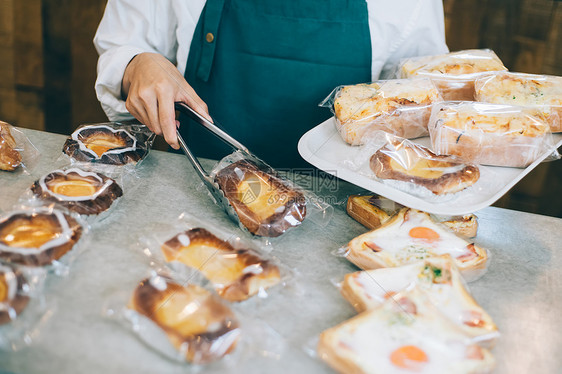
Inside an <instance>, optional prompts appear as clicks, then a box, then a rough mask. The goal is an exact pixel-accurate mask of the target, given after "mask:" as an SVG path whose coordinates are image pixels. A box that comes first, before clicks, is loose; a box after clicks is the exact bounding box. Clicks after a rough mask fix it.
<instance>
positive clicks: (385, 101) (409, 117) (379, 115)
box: [334, 79, 442, 145]
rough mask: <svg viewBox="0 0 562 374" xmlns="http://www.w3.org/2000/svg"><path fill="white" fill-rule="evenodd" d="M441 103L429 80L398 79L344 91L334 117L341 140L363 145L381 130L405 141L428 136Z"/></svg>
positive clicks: (350, 87)
mask: <svg viewBox="0 0 562 374" xmlns="http://www.w3.org/2000/svg"><path fill="white" fill-rule="evenodd" d="M438 101H442V98H441V95H440V94H439V92H438V91H437V88H436V87H435V85H434V84H433V83H432V82H431V80H429V79H412V80H408V79H395V80H388V81H378V82H374V83H370V84H358V85H354V86H344V87H341V89H340V90H339V91H337V93H336V94H335V99H334V114H335V117H336V126H337V128H338V131H339V133H340V135H341V136H342V139H343V140H344V141H345V142H347V143H349V144H351V145H360V144H363V141H364V137H365V136H366V135H368V134H369V133H370V132H372V131H374V130H382V131H385V132H389V133H391V134H394V135H397V136H401V137H404V138H417V137H419V136H424V135H427V122H428V120H429V116H430V115H431V104H433V103H434V102H438Z"/></svg>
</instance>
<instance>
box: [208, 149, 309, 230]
mask: <svg viewBox="0 0 562 374" xmlns="http://www.w3.org/2000/svg"><path fill="white" fill-rule="evenodd" d="M234 155H236V154H234ZM212 174H213V175H214V176H215V181H216V183H217V184H218V187H219V188H220V190H221V191H222V192H223V193H224V196H225V197H226V199H228V202H229V203H230V206H231V207H232V208H233V209H234V211H235V212H236V215H237V216H238V219H239V220H240V223H241V224H242V225H243V226H244V227H245V228H246V229H247V230H248V231H249V232H251V233H252V234H254V235H258V236H266V237H276V236H279V235H281V234H283V233H284V232H286V231H287V230H288V229H290V228H291V227H295V226H299V225H300V224H301V223H302V222H303V220H304V219H305V217H306V214H307V201H306V198H305V194H304V193H303V191H301V190H300V188H297V187H296V186H294V185H293V184H292V183H290V182H289V181H288V180H285V179H283V178H281V177H279V176H278V173H277V172H276V171H275V170H274V169H272V168H271V167H269V166H268V165H266V164H265V163H262V162H260V161H259V160H254V159H249V158H240V159H236V158H234V159H233V160H232V163H228V162H226V166H225V164H223V163H222V162H221V163H219V166H218V167H217V168H216V169H215V170H213V172H212Z"/></svg>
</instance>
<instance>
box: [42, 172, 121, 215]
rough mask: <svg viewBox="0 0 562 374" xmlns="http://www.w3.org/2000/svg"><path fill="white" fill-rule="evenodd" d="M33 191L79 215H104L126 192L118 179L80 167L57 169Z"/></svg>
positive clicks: (45, 177) (44, 178)
mask: <svg viewBox="0 0 562 374" xmlns="http://www.w3.org/2000/svg"><path fill="white" fill-rule="evenodd" d="M31 191H32V192H33V194H34V195H35V196H36V197H38V198H40V199H42V200H46V201H51V202H54V203H56V204H58V205H60V206H62V207H64V208H66V209H68V210H70V211H72V212H75V213H78V214H86V215H95V214H100V213H102V212H104V211H106V210H107V209H109V207H110V206H111V204H113V202H114V201H115V200H116V199H118V198H119V197H121V196H122V195H123V190H122V189H121V187H119V185H118V184H117V182H115V181H114V180H113V179H111V178H109V177H106V176H105V175H103V174H100V173H95V172H88V171H84V170H80V169H77V168H71V169H66V170H55V171H53V172H51V173H49V174H47V175H45V176H43V177H42V178H41V179H39V180H38V181H36V182H35V183H34V184H33V186H31Z"/></svg>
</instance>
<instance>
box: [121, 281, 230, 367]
mask: <svg viewBox="0 0 562 374" xmlns="http://www.w3.org/2000/svg"><path fill="white" fill-rule="evenodd" d="M129 308H130V309H132V310H135V311H137V312H138V313H140V314H141V315H143V316H145V317H147V318H149V319H150V320H152V321H153V322H154V323H155V324H156V325H158V327H160V328H161V329H162V330H163V331H164V332H165V333H166V335H167V336H168V339H169V340H170V342H171V343H172V344H173V345H174V347H175V348H176V349H177V350H178V351H180V352H181V353H182V354H185V358H186V360H187V361H188V362H191V363H194V364H204V363H209V362H212V361H216V360H218V359H220V358H221V357H223V356H224V355H226V354H228V353H229V352H230V351H232V350H233V349H234V348H235V346H236V343H237V342H238V340H239V338H240V328H239V325H238V321H237V319H236V317H235V316H234V314H233V313H232V311H231V310H230V309H229V308H228V307H227V306H226V305H225V304H224V303H223V302H222V301H221V300H220V298H219V297H218V296H216V295H213V294H212V293H211V292H209V291H207V290H206V289H204V288H202V287H199V286H196V285H193V284H188V285H186V286H182V285H180V284H178V283H175V282H174V281H172V280H170V279H168V278H165V277H162V276H158V277H152V278H148V279H145V280H143V281H142V282H141V283H140V284H139V285H138V286H137V288H136V289H135V291H134V293H133V296H132V298H131V300H130V302H129Z"/></svg>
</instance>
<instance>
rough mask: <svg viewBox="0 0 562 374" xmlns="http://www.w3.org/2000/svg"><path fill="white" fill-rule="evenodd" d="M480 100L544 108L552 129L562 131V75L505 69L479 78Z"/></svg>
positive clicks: (478, 98)
mask: <svg viewBox="0 0 562 374" xmlns="http://www.w3.org/2000/svg"><path fill="white" fill-rule="evenodd" d="M475 89H476V100H477V101H484V102H487V103H493V104H506V105H518V106H524V107H530V108H535V109H537V110H538V111H540V112H541V113H542V114H543V115H544V116H545V118H546V120H547V122H548V124H549V125H550V131H551V132H562V77H555V76H549V75H536V74H523V73H508V72H502V73H497V74H493V75H490V76H486V77H483V78H479V79H477V80H476V83H475Z"/></svg>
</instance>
